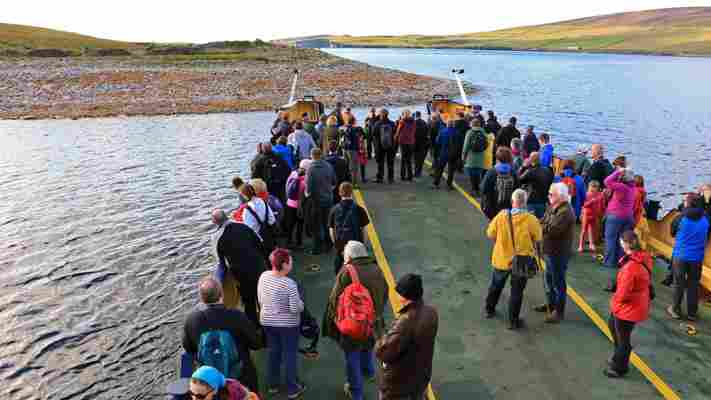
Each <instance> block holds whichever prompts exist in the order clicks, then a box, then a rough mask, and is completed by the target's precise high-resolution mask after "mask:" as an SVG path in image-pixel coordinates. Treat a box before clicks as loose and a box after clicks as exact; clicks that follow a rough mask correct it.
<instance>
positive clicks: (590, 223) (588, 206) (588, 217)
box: [578, 181, 604, 253]
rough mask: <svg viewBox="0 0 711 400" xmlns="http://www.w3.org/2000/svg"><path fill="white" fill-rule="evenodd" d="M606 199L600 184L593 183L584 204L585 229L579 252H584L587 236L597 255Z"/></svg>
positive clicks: (581, 234)
mask: <svg viewBox="0 0 711 400" xmlns="http://www.w3.org/2000/svg"><path fill="white" fill-rule="evenodd" d="M603 207H604V199H603V194H602V192H601V191H600V182H598V181H591V182H590V184H589V185H588V193H587V195H586V196H585V203H584V204H583V212H582V218H581V220H582V222H583V227H582V229H581V230H580V241H579V243H578V252H579V253H582V252H583V243H584V242H585V236H586V235H587V237H588V245H589V246H590V250H591V251H592V252H593V253H595V252H596V249H595V238H597V235H598V231H599V229H600V220H601V219H602V215H603V213H604V208H603Z"/></svg>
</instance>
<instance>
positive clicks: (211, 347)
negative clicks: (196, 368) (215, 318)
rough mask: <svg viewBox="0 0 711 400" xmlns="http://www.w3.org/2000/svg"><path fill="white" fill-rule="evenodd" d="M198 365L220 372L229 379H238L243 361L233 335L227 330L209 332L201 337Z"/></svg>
mask: <svg viewBox="0 0 711 400" xmlns="http://www.w3.org/2000/svg"><path fill="white" fill-rule="evenodd" d="M198 363H199V364H200V365H201V366H202V365H207V366H210V367H213V368H216V369H217V370H219V371H220V372H221V373H222V375H224V376H225V377H227V378H234V379H238V378H239V377H240V374H241V373H242V359H241V358H240V356H239V351H237V346H236V345H235V342H234V339H233V338H232V334H231V333H230V332H228V331H225V330H214V331H207V332H204V333H203V334H202V335H200V344H199V346H198Z"/></svg>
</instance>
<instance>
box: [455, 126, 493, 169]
mask: <svg viewBox="0 0 711 400" xmlns="http://www.w3.org/2000/svg"><path fill="white" fill-rule="evenodd" d="M478 133H480V134H482V135H484V138H485V140H486V148H485V149H484V150H483V151H481V152H479V153H476V152H474V150H472V146H473V145H474V136H475V135H477V134H478ZM487 151H491V150H490V149H489V136H488V135H487V134H486V131H484V129H483V128H472V129H470V130H469V131H468V132H467V136H466V137H465V138H464V148H463V149H462V158H463V159H464V167H466V168H482V169H483V168H484V154H486V152H487Z"/></svg>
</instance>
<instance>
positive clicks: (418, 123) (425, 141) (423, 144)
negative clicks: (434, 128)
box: [415, 119, 430, 151]
mask: <svg viewBox="0 0 711 400" xmlns="http://www.w3.org/2000/svg"><path fill="white" fill-rule="evenodd" d="M429 147H430V135H429V127H428V126H427V122H425V121H424V120H422V119H416V120H415V150H419V151H424V150H426V149H427V148H429Z"/></svg>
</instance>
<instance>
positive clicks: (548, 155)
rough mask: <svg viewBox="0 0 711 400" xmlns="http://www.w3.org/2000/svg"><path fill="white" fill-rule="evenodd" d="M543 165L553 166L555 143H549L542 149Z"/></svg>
mask: <svg viewBox="0 0 711 400" xmlns="http://www.w3.org/2000/svg"><path fill="white" fill-rule="evenodd" d="M540 160H541V165H542V166H544V167H549V168H550V167H551V166H552V165H553V145H552V144H550V143H548V144H547V145H544V146H543V148H542V149H541V159H540Z"/></svg>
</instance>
